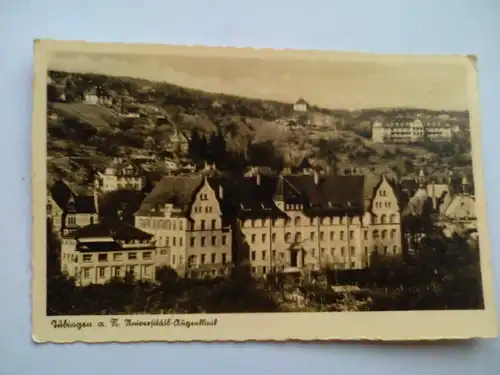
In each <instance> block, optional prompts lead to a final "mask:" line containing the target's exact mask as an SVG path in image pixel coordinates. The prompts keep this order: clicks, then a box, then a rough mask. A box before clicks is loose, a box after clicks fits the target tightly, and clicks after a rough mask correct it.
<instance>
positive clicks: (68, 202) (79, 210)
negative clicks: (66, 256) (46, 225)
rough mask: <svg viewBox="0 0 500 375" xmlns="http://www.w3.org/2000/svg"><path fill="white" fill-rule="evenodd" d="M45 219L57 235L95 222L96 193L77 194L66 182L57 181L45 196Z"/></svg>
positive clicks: (96, 213)
mask: <svg viewBox="0 0 500 375" xmlns="http://www.w3.org/2000/svg"><path fill="white" fill-rule="evenodd" d="M47 219H48V220H49V222H50V224H51V225H52V228H53V229H54V231H55V232H56V234H57V235H59V236H60V235H65V234H67V233H69V232H71V231H72V230H75V229H78V228H81V227H84V226H86V225H89V224H93V223H97V221H98V200H97V195H96V194H95V193H94V194H92V195H78V194H77V193H76V192H75V191H74V190H72V189H71V187H70V186H69V185H68V184H67V183H66V182H64V181H57V182H56V183H55V184H54V185H53V186H52V187H51V188H50V190H49V195H48V197H47Z"/></svg>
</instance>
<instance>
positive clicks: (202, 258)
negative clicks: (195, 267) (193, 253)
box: [200, 254, 206, 264]
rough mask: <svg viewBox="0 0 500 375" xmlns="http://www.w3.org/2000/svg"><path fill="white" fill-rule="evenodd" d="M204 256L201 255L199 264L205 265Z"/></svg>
mask: <svg viewBox="0 0 500 375" xmlns="http://www.w3.org/2000/svg"><path fill="white" fill-rule="evenodd" d="M205 257H206V256H205V254H201V260H200V263H201V264H205Z"/></svg>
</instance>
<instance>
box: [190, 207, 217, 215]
mask: <svg viewBox="0 0 500 375" xmlns="http://www.w3.org/2000/svg"><path fill="white" fill-rule="evenodd" d="M203 208H205V209H203ZM194 212H195V213H197V214H201V213H202V212H205V213H207V214H211V213H212V212H213V207H212V206H206V207H201V206H195V207H194Z"/></svg>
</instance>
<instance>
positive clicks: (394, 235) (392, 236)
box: [391, 229, 396, 238]
mask: <svg viewBox="0 0 500 375" xmlns="http://www.w3.org/2000/svg"><path fill="white" fill-rule="evenodd" d="M395 237H396V229H391V238H395Z"/></svg>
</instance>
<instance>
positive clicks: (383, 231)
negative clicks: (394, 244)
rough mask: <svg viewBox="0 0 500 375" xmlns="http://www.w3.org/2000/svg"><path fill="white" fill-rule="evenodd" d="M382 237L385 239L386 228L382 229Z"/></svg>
mask: <svg viewBox="0 0 500 375" xmlns="http://www.w3.org/2000/svg"><path fill="white" fill-rule="evenodd" d="M380 237H381V238H382V239H385V238H386V237H387V230H385V229H384V230H382V233H381V236H380Z"/></svg>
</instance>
